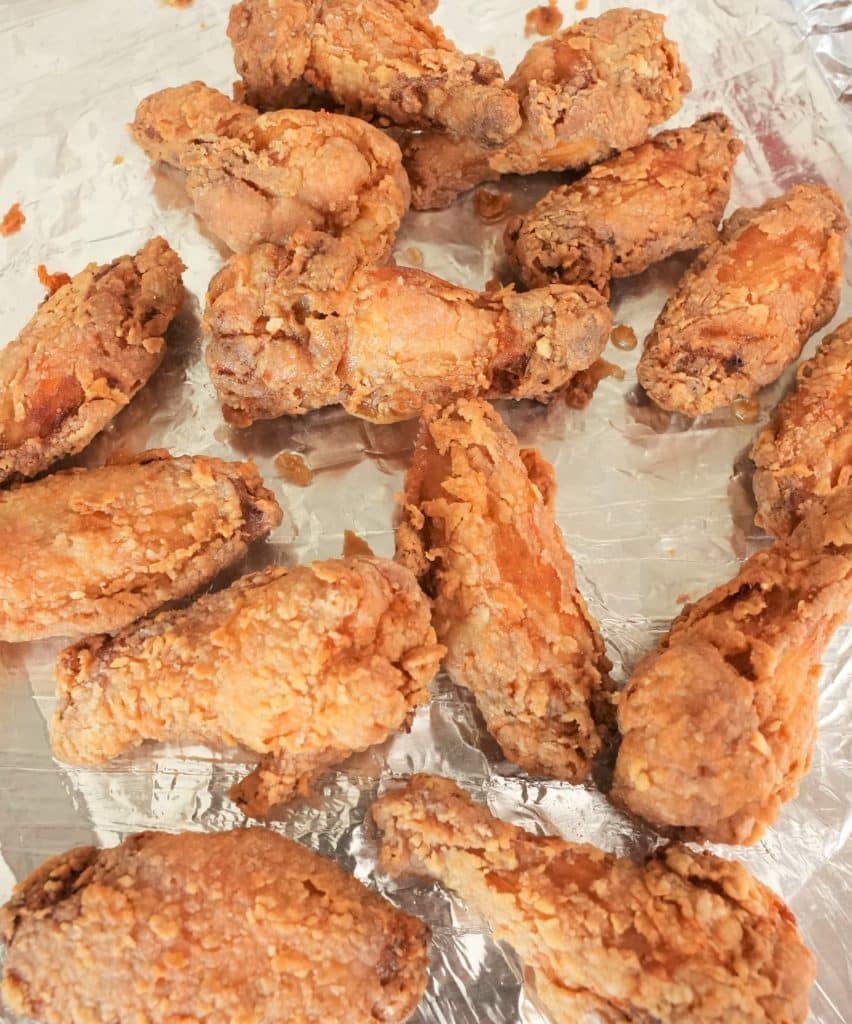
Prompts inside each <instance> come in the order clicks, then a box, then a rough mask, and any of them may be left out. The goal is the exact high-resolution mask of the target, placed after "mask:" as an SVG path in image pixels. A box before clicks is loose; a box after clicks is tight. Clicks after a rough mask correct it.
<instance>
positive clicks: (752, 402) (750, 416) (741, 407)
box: [731, 398, 760, 423]
mask: <svg viewBox="0 0 852 1024" xmlns="http://www.w3.org/2000/svg"><path fill="white" fill-rule="evenodd" d="M731 411H732V412H733V414H734V416H736V418H737V419H738V420H739V421H740V423H756V422H757V418H758V416H760V402H758V400H757V399H756V398H738V399H737V400H736V402H732V403H731Z"/></svg>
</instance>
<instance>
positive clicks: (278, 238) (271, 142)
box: [130, 82, 409, 263]
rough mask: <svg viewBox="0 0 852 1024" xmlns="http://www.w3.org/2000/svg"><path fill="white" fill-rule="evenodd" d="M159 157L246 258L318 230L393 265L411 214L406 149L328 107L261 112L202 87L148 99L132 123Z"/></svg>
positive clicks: (366, 258) (362, 255) (359, 254)
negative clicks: (262, 246)
mask: <svg viewBox="0 0 852 1024" xmlns="http://www.w3.org/2000/svg"><path fill="white" fill-rule="evenodd" d="M130 127H131V132H132V134H133V137H134V138H135V139H136V141H137V142H138V143H139V145H140V146H141V147H142V149H143V150H144V151H145V153H146V154H147V155H148V156H149V157H150V158H151V160H161V161H163V162H164V163H167V164H171V165H172V166H174V167H177V168H179V169H180V170H182V171H185V172H186V189H187V192H188V193H189V195H190V196H191V198H192V201H193V203H194V204H195V210H196V213H197V214H198V216H199V217H200V218H201V220H202V221H204V223H205V224H206V225H207V227H208V228H209V229H210V230H211V231H212V232H213V234H214V235H217V236H218V237H219V238H221V239H222V241H223V242H224V243H225V244H226V245H227V246H229V247H230V248H231V249H233V250H235V251H237V252H241V251H244V250H246V249H250V248H251V247H252V246H254V245H257V244H258V243H260V242H272V243H274V244H275V245H285V244H286V243H287V242H288V241H289V240H290V239H291V238H292V236H293V235H294V234H299V233H301V232H306V231H307V232H312V231H318V232H322V233H324V234H327V235H329V236H331V237H332V238H336V239H338V240H339V241H340V247H341V248H345V249H346V250H347V252H352V253H354V255H355V257H356V258H357V259H358V260H360V261H362V262H365V263H371V262H374V261H381V260H385V259H387V257H388V256H389V255H390V253H391V250H392V249H393V244H394V239H395V237H396V231H397V228H398V227H399V223H400V221H401V219H402V217H403V215H404V213H405V212H406V210H407V209H408V201H409V188H408V180H407V178H406V175H405V171H404V170H403V169H402V164H401V159H402V158H401V154H400V151H399V147H398V146H397V144H396V143H395V142H394V141H393V140H392V139H390V138H388V136H387V135H385V134H384V133H383V132H381V131H379V130H378V129H377V128H373V127H372V125H369V124H367V123H366V122H364V121H360V120H358V119H357V118H352V117H343V116H342V115H340V114H328V113H325V112H324V111H319V112H317V111H312V110H281V111H278V112H277V113H273V114H264V115H262V116H260V115H258V113H257V111H256V110H253V109H252V108H251V107H247V106H245V105H243V104H241V103H234V102H233V101H232V100H229V99H228V98H227V96H223V95H222V93H220V92H217V91H216V90H215V89H211V88H210V87H209V86H206V85H204V84H203V83H202V82H191V83H190V84H188V85H183V86H180V87H178V88H176V89H163V90H161V91H160V92H156V93H154V94H153V95H152V96H149V97H148V98H147V99H144V100H143V101H142V102H141V103H140V104H139V107H138V108H137V110H136V118H135V120H134V122H133V124H132V125H131V126H130Z"/></svg>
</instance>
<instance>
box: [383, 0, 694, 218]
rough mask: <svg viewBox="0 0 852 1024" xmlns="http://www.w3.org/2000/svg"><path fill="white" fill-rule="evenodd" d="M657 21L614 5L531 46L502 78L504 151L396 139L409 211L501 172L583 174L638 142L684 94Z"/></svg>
mask: <svg viewBox="0 0 852 1024" xmlns="http://www.w3.org/2000/svg"><path fill="white" fill-rule="evenodd" d="M664 22H665V18H664V16H663V15H661V14H651V13H650V12H649V11H643V10H628V9H627V8H615V9H614V10H611V11H607V12H605V13H604V14H602V15H601V16H600V17H598V18H586V19H584V20H583V21H578V22H577V23H576V24H574V25H571V26H570V27H569V28H567V29H565V30H564V31H563V32H560V33H559V34H558V35H555V36H552V37H551V38H549V39H546V40H543V41H542V42H540V43H535V44H534V45H533V46H532V47H530V49H529V50H528V52H527V54H526V56H525V57H524V59H523V60H522V61H521V63H520V64H519V65H518V67H517V69H516V71H515V73H514V74H513V75H512V77H511V78H510V79H509V83H508V85H509V88H510V89H511V90H512V91H513V92H514V93H515V94H516V95H517V97H518V100H519V102H520V106H521V120H522V126H521V129H520V131H519V132H518V133H517V134H516V135H514V136H513V137H512V138H511V139H510V140H509V141H508V142H507V143H506V145H504V146H502V147H500V148H498V149H485V148H483V147H482V146H479V145H477V143H476V142H475V141H474V140H472V139H457V138H454V137H453V136H451V135H443V134H439V133H437V132H423V133H421V134H419V135H411V136H410V137H409V138H408V139H407V140H406V141H405V143H404V145H403V152H404V155H405V167H406V170H407V171H408V177H409V179H410V181H411V195H412V200H411V202H412V206H413V207H414V208H415V209H416V210H431V209H440V208H443V207H445V206H449V205H450V203H452V201H453V200H454V199H455V198H456V196H457V195H458V194H459V193H460V192H464V191H465V190H466V189H469V188H472V187H473V186H474V185H478V184H479V183H480V182H483V181H495V180H496V179H497V178H499V177H500V175H501V174H535V173H536V172H537V171H557V170H563V169H566V168H574V167H585V166H587V165H588V164H593V163H597V161H599V160H605V159H606V158H607V157H609V156H612V154H613V153H617V152H620V151H621V150H623V149H629V148H630V147H631V146H638V145H639V144H640V143H641V142H644V141H645V138H646V136H647V135H648V132H649V130H650V129H651V128H653V127H654V125H657V124H662V122H663V121H666V120H668V118H670V117H671V116H672V114H674V113H676V112H677V111H678V110H679V109H680V105H681V102H682V98H683V95H684V94H685V93H687V92H689V89H690V88H691V85H690V81H689V75H688V73H687V71H686V68H685V67H684V66H683V64H681V62H680V58H679V56H678V50H677V46H675V44H674V43H673V42H671V40H669V39H667V38H666V36H665V35H664V34H663V24H664Z"/></svg>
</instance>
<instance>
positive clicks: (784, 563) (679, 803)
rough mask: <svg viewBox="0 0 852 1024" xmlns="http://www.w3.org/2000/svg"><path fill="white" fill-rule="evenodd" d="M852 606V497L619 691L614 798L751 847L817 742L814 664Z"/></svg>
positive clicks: (839, 496)
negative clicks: (619, 737) (618, 734)
mask: <svg viewBox="0 0 852 1024" xmlns="http://www.w3.org/2000/svg"><path fill="white" fill-rule="evenodd" d="M850 601H852V489H848V488H847V489H846V490H844V491H836V492H835V493H834V494H832V495H831V496H830V497H828V498H827V499H825V501H824V502H823V503H814V504H813V505H811V506H810V507H809V508H808V511H807V513H806V515H805V518H804V519H803V520H802V522H801V523H800V525H799V526H798V527H797V528H796V530H795V531H794V532H793V534H792V535H791V536H790V537H789V538H788V539H787V540H783V541H777V542H776V543H775V544H774V545H773V546H772V547H770V548H766V549H764V550H762V551H760V552H758V553H757V554H756V555H753V556H752V557H751V558H749V559H748V561H746V562H745V563H744V564H743V566H742V568H741V569H740V571H739V572H738V573H737V575H736V576H735V577H734V578H733V579H732V580H731V581H730V582H729V583H724V584H722V585H721V586H719V587H717V588H716V589H715V590H713V591H712V592H711V593H710V594H708V595H707V596H706V597H704V598H703V599H702V600H700V601H698V602H697V603H696V604H693V605H687V606H686V607H685V608H684V610H683V611H682V613H681V614H680V616H679V617H678V618H677V619H675V621H674V623H673V625H672V627H671V630H670V632H669V634H668V635H667V636H666V637H665V638H664V639H663V641H662V644H661V645H660V649H659V650H658V651H655V652H652V653H651V654H649V655H648V656H647V657H645V658H644V659H643V660H642V661H641V662H640V663H639V665H638V667H637V668H636V670H635V672H634V673H633V676H632V678H631V679H630V682H629V684H628V686H627V688H626V690H625V691H624V693H623V694H622V696H621V700H620V703H619V707H618V724H619V728H620V730H621V733H622V736H623V739H622V743H621V748H620V750H619V753H618V760H617V762H616V767H615V781H614V786H613V790H612V798H613V800H614V802H616V803H618V804H621V805H623V806H625V807H626V808H627V809H628V810H630V811H632V812H633V813H634V814H636V815H638V816H639V817H641V818H644V819H645V820H646V821H649V822H650V823H651V824H652V825H654V826H656V827H658V828H666V829H679V830H680V831H681V834H682V835H683V836H684V837H685V838H690V839H691V838H696V839H700V840H709V841H710V842H718V843H746V844H751V843H754V842H756V841H757V840H758V839H759V838H760V836H761V835H762V834H763V832H764V830H765V829H766V827H767V825H770V824H772V822H773V821H774V820H775V817H776V815H777V814H778V810H779V808H780V806H781V804H782V802H783V801H785V800H789V799H791V798H792V797H794V796H795V795H796V792H797V790H798V784H799V779H800V778H801V777H802V776H803V775H804V774H805V772H807V770H808V768H809V767H810V762H811V756H812V753H813V747H814V741H815V739H816V712H817V684H818V681H819V675H820V665H819V659H820V657H821V655H822V652H823V650H824V648H825V645H826V644H827V643H828V641H829V639H830V637H831V634H832V633H833V631H834V630H835V628H836V627H837V626H838V625H839V624H840V623H841V622H843V620H844V619H845V618H846V615H847V612H848V609H849V603H850Z"/></svg>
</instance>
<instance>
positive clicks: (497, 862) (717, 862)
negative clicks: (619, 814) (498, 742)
mask: <svg viewBox="0 0 852 1024" xmlns="http://www.w3.org/2000/svg"><path fill="white" fill-rule="evenodd" d="M372 815H373V818H374V820H375V822H376V824H377V825H378V828H379V831H380V833H381V847H380V864H381V866H382V867H383V868H384V869H385V870H386V871H387V872H389V873H390V874H392V875H402V874H408V873H413V874H415V875H418V876H425V877H426V878H429V879H434V880H435V881H438V882H441V883H442V884H443V885H445V886H447V887H448V888H450V889H453V890H454V891H455V892H457V893H458V894H459V895H460V896H461V897H462V898H463V899H464V900H465V901H466V902H467V903H468V904H469V905H470V906H471V907H472V908H474V909H475V910H476V911H478V912H479V913H480V914H482V916H483V917H485V919H486V921H487V922H488V924H489V925H490V926H491V928H492V930H493V932H494V936H495V938H497V939H499V940H504V941H506V942H507V943H509V944H510V945H511V946H513V947H514V948H515V950H516V951H517V953H518V956H519V957H520V959H521V960H522V961H523V963H524V964H525V965H526V966H527V967H528V968H531V969H532V972H533V974H534V977H535V985H536V988H537V990H538V995H539V997H540V999H541V1002H542V1003H543V1004H544V1005H545V1007H546V1008H547V1009H548V1010H549V1012H550V1014H551V1015H552V1018H553V1021H554V1024H578V1022H579V1021H587V1020H588V1021H600V1022H601V1024H627V1022H628V1021H632V1022H636V1024H802V1022H804V1020H805V1018H806V1016H807V1012H808V990H809V988H810V986H811V984H812V983H813V980H814V975H815V970H814V959H813V956H812V955H811V953H810V951H809V950H808V949H807V948H806V946H805V945H804V944H803V942H802V939H801V936H800V935H799V931H798V929H797V927H796V921H795V918H794V917H793V915H792V913H791V912H790V911H789V910H788V909H787V907H786V906H785V905H784V904H783V903H782V901H781V900H780V899H779V898H778V897H777V896H776V895H775V894H774V893H773V892H772V891H771V890H769V889H767V888H766V886H764V885H761V884H760V882H758V881H757V880H756V879H755V878H753V877H752V876H751V875H750V874H749V873H748V871H746V869H745V868H744V867H743V866H742V865H741V864H737V863H736V862H735V861H728V860H722V859H720V858H718V857H715V856H713V855H712V854H710V853H693V852H692V851H691V850H689V849H688V848H687V847H685V846H678V845H671V846H667V847H665V848H663V849H661V850H658V851H657V852H656V853H655V854H653V855H652V856H651V857H649V858H648V859H647V860H646V861H645V863H644V864H636V863H634V862H633V861H632V860H629V859H628V858H626V857H615V856H613V855H612V854H609V853H604V852H603V851H602V850H599V849H597V848H596V847H594V846H585V845H578V844H576V843H570V842H567V841H565V840H563V839H559V838H556V837H552V836H535V835H530V834H529V833H527V832H525V831H524V830H523V829H520V828H517V827H515V826H514V825H509V824H508V823H506V822H503V821H499V820H497V819H496V818H493V817H492V816H491V814H490V813H489V812H488V810H487V809H486V808H485V807H481V806H479V805H477V804H475V803H473V802H472V801H471V800H470V798H469V797H468V796H467V795H466V794H465V793H464V792H463V791H462V790H460V789H459V788H458V787H457V786H456V785H455V784H454V783H452V782H450V781H449V780H448V779H440V778H436V777H434V776H428V775H418V776H414V777H413V778H412V779H410V780H409V781H408V783H407V784H406V786H405V787H404V788H403V789H401V790H396V791H393V792H390V793H387V794H385V795H384V796H382V797H381V798H380V799H379V800H378V801H377V802H376V803H374V804H373V808H372Z"/></svg>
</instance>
